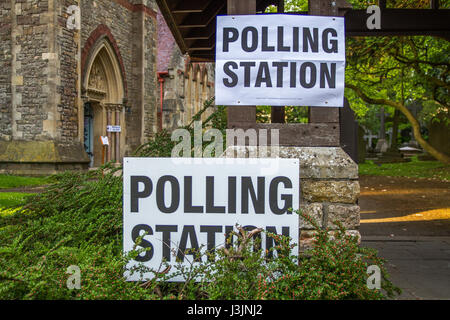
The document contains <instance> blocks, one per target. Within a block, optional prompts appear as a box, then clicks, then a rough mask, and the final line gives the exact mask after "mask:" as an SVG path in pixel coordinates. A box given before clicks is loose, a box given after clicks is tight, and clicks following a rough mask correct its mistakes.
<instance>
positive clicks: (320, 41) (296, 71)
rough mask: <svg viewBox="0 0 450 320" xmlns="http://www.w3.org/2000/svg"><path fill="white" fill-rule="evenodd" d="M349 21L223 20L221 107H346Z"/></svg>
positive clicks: (219, 44)
mask: <svg viewBox="0 0 450 320" xmlns="http://www.w3.org/2000/svg"><path fill="white" fill-rule="evenodd" d="M344 82H345V26H344V18H341V17H319V16H301V15H278V14H269V15H261V14H258V15H237V16H218V17H217V32H216V82H215V88H216V104H218V105H232V106H238V105H271V106H322V107H342V106H343V103H344V87H345V83H344Z"/></svg>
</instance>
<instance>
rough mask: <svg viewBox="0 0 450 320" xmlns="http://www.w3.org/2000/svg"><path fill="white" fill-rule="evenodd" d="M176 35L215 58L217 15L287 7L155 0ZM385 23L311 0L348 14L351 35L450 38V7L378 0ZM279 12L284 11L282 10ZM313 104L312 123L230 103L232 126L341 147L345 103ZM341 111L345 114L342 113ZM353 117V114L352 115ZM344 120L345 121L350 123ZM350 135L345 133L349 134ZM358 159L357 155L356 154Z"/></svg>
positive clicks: (268, 1) (227, 0)
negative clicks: (261, 117) (376, 26)
mask: <svg viewBox="0 0 450 320" xmlns="http://www.w3.org/2000/svg"><path fill="white" fill-rule="evenodd" d="M156 2H157V4H158V6H159V8H160V10H161V13H162V14H163V16H164V18H165V20H166V21H167V23H168V25H169V28H170V29H171V31H172V34H173V35H174V37H175V40H176V42H177V44H178V46H179V47H180V49H181V51H182V52H183V53H189V56H190V57H191V60H192V61H196V62H214V60H215V42H216V39H215V31H216V16H217V15H225V14H228V15H237V14H256V13H263V12H264V11H265V9H266V8H267V7H268V6H269V5H276V6H278V8H279V9H280V8H281V9H283V8H284V1H283V0H188V1H187V0H156ZM379 6H380V8H381V29H380V30H368V29H367V26H366V21H367V18H368V16H369V15H368V14H367V13H366V10H353V9H351V6H350V5H349V4H348V2H347V1H345V0H309V12H296V13H290V14H310V15H318V16H344V17H345V19H346V36H350V37H351V36H400V35H429V36H438V37H443V38H445V39H447V40H450V24H449V21H450V10H448V9H439V0H431V1H430V9H387V8H386V0H379ZM279 12H283V11H282V10H281V11H279ZM345 105H346V107H345V106H344V108H328V107H320V108H310V111H309V123H287V124H283V123H271V124H263V123H256V107H255V106H245V107H243V106H240V107H237V108H228V127H229V128H242V129H249V128H255V129H257V130H258V129H269V130H270V129H279V130H280V146H296V147H340V146H343V141H341V140H342V139H343V138H342V132H341V129H343V128H345V127H346V126H347V123H348V121H349V120H351V119H348V118H347V117H345V116H344V114H348V112H342V111H341V109H348V102H347V101H345ZM340 114H341V115H340ZM350 118H351V117H350ZM343 124H346V125H345V126H344V125H343ZM344 139H345V138H344ZM354 160H355V159H354Z"/></svg>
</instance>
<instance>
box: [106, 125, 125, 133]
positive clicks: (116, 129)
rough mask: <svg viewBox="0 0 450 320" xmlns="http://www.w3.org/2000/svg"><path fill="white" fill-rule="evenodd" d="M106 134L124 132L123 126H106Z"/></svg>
mask: <svg viewBox="0 0 450 320" xmlns="http://www.w3.org/2000/svg"><path fill="white" fill-rule="evenodd" d="M106 132H122V127H121V126H106Z"/></svg>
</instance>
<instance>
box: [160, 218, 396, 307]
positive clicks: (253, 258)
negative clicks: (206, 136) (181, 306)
mask: <svg viewBox="0 0 450 320" xmlns="http://www.w3.org/2000/svg"><path fill="white" fill-rule="evenodd" d="M300 214H301V215H302V216H303V218H304V219H306V220H307V221H309V222H310V223H311V224H312V225H314V226H315V227H316V230H315V232H316V236H315V242H314V243H313V246H312V248H311V249H310V250H308V251H306V252H304V253H303V254H302V255H301V256H300V257H298V256H297V255H294V254H293V249H294V250H295V246H294V245H293V244H292V243H291V239H289V238H287V237H283V236H279V235H275V234H271V233H267V234H266V235H267V236H269V237H272V238H273V239H274V240H275V242H276V246H275V247H274V248H271V251H272V252H273V253H274V251H276V255H275V254H274V256H273V257H272V258H269V257H268V255H267V253H268V252H265V253H266V254H264V252H262V251H261V250H260V249H259V250H258V249H255V248H258V247H259V240H258V237H257V236H256V235H257V234H258V233H259V232H261V231H262V230H253V231H245V230H243V229H242V228H240V227H239V226H237V227H238V230H239V232H234V236H235V237H236V238H237V241H235V242H233V243H232V244H231V246H230V247H229V248H224V247H221V248H218V249H217V250H215V252H214V253H209V254H208V257H214V260H213V261H214V262H205V261H206V259H203V262H202V263H200V264H198V265H196V266H192V267H190V268H187V269H185V270H183V271H182V272H178V273H176V274H177V275H178V274H182V275H184V276H185V278H186V279H190V281H187V282H186V283H184V284H181V285H178V286H177V285H171V286H163V290H162V291H160V294H161V297H166V296H168V295H170V296H171V297H172V299H214V300H234V299H239V300H260V299H261V300H295V299H299V300H348V299H373V300H377V299H385V298H386V297H394V296H395V295H396V294H399V293H400V292H401V290H400V289H398V288H396V287H395V286H394V285H393V284H392V283H391V282H390V280H389V275H388V274H387V272H386V269H385V268H384V264H385V261H384V260H383V259H381V258H379V257H377V253H376V251H375V250H373V249H370V248H362V247H360V246H359V245H358V240H357V239H356V238H355V237H354V236H351V235H349V234H347V233H346V231H345V229H344V228H343V227H342V226H341V225H340V224H339V223H336V224H337V225H338V226H339V230H337V231H331V230H329V229H321V228H320V227H319V226H318V224H317V223H316V222H315V221H314V220H313V219H311V218H310V217H309V216H307V215H304V214H302V213H301V212H300ZM262 232H264V231H262ZM230 240H231V237H230ZM230 242H231V241H229V243H230ZM371 265H376V266H378V267H379V268H380V271H381V279H382V281H381V290H374V289H369V288H368V286H367V274H366V272H367V269H368V267H369V266H371ZM178 268H179V270H181V269H182V268H180V267H178ZM197 277H200V278H201V279H202V281H200V282H194V281H192V279H195V278H197ZM154 285H156V283H154Z"/></svg>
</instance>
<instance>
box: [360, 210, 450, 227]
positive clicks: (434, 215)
mask: <svg viewBox="0 0 450 320" xmlns="http://www.w3.org/2000/svg"><path fill="white" fill-rule="evenodd" d="M376 213H377V212H376V211H361V224H363V223H383V222H408V221H414V222H418V221H433V220H450V208H441V209H435V210H428V211H422V212H418V213H414V214H409V215H406V216H402V217H390V218H379V219H370V215H373V214H376ZM366 217H367V218H366Z"/></svg>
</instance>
